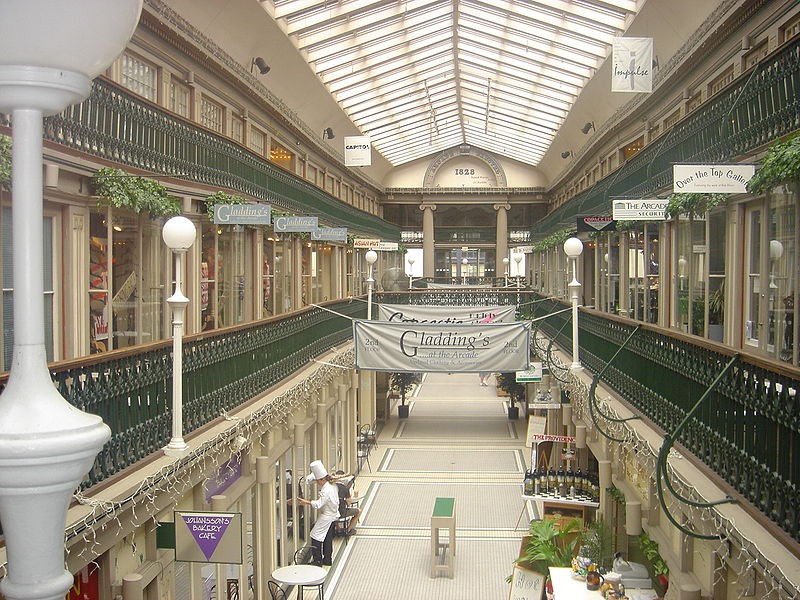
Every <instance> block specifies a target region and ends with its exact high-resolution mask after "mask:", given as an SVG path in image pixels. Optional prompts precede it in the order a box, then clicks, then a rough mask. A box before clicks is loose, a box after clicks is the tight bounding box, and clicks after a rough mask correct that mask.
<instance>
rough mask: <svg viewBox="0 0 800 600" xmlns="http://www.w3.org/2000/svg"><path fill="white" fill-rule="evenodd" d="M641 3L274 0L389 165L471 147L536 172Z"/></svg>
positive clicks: (269, 6)
mask: <svg viewBox="0 0 800 600" xmlns="http://www.w3.org/2000/svg"><path fill="white" fill-rule="evenodd" d="M643 3H644V0H605V1H603V0H541V1H538V2H537V1H522V0H486V1H481V0H376V1H370V0H327V1H319V0H266V1H264V2H262V6H264V8H265V10H267V11H268V12H269V13H270V15H271V16H272V17H273V18H274V19H275V20H276V21H277V22H278V24H279V25H280V26H281V28H282V29H283V31H284V32H285V33H286V35H288V37H289V39H290V40H291V41H292V42H293V43H294V45H295V47H296V48H297V49H298V50H299V51H300V52H301V54H302V56H303V57H304V58H305V59H306V60H307V61H308V63H309V65H310V66H311V68H312V69H313V70H314V72H315V73H316V74H317V76H318V77H319V78H320V79H321V80H322V82H323V83H324V84H325V85H326V87H327V89H328V90H329V91H330V93H331V95H332V96H333V98H334V99H335V100H336V101H337V102H338V103H339V105H340V106H341V107H342V108H343V109H344V110H345V111H346V112H347V114H348V115H349V117H350V118H351V119H352V121H353V122H354V123H355V124H356V125H357V126H358V127H359V129H360V130H361V132H362V133H363V134H364V135H369V136H370V137H371V139H372V144H373V146H374V148H375V149H377V150H378V151H379V152H380V153H381V154H382V155H383V156H385V157H386V159H387V160H389V162H391V163H392V164H393V165H399V164H402V163H405V162H408V161H411V160H414V159H417V158H422V157H424V156H427V155H430V154H432V153H436V152H440V151H442V150H446V149H449V148H452V147H453V146H457V145H459V144H469V145H473V146H477V147H480V148H483V149H484V150H488V151H490V152H494V153H496V154H498V155H502V156H507V157H509V158H513V159H516V160H519V161H522V162H525V163H528V164H531V165H536V164H537V163H538V162H539V160H540V159H541V158H542V156H543V154H544V153H545V151H546V150H547V148H548V147H549V146H550V143H551V142H552V140H553V137H554V136H555V134H556V131H557V130H558V127H559V126H560V125H561V123H562V122H563V121H564V118H565V117H566V115H567V112H568V111H569V110H570V108H571V106H572V104H573V103H574V102H575V99H576V98H577V96H578V94H579V93H580V91H581V89H582V88H583V86H584V85H585V84H586V82H587V81H588V80H589V78H591V77H592V75H593V74H594V73H595V71H596V69H597V68H598V67H599V66H600V63H601V62H602V61H603V60H604V59H605V58H606V56H607V55H608V54H609V53H610V51H611V43H612V40H613V38H614V37H616V36H619V35H622V34H623V32H624V31H625V29H626V28H627V26H628V24H629V23H630V20H631V19H632V17H633V16H634V15H635V14H636V13H637V11H638V10H639V8H640V6H641V5H642V4H643Z"/></svg>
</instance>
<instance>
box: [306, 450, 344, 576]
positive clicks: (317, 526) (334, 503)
mask: <svg viewBox="0 0 800 600" xmlns="http://www.w3.org/2000/svg"><path fill="white" fill-rule="evenodd" d="M309 466H310V467H311V473H309V474H308V475H306V481H315V482H316V483H317V485H319V486H321V487H320V489H319V498H317V499H316V500H306V499H305V498H297V502H298V503H299V504H305V505H308V506H313V507H314V508H316V509H317V520H316V521H314V527H312V529H311V547H312V549H313V551H314V563H316V564H320V565H331V564H332V560H331V559H332V558H333V527H331V525H333V523H334V521H336V519H338V518H339V493H338V491H337V490H336V488H335V487H334V486H333V484H331V479H332V478H331V476H330V475H328V471H327V470H326V469H325V466H324V465H323V464H322V461H319V460H315V461H314V462H312V463H311V464H310V465H309Z"/></svg>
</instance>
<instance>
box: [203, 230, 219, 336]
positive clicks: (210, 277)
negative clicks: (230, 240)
mask: <svg viewBox="0 0 800 600" xmlns="http://www.w3.org/2000/svg"><path fill="white" fill-rule="evenodd" d="M202 239H203V250H202V256H201V258H200V313H201V319H200V322H201V323H202V326H201V327H202V330H203V331H206V330H208V329H216V327H217V272H218V270H219V269H218V265H217V227H216V226H215V225H213V224H210V223H209V224H204V225H203V232H202Z"/></svg>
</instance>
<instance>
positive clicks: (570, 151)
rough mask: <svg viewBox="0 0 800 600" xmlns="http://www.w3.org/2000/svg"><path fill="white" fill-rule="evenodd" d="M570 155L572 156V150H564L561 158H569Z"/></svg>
mask: <svg viewBox="0 0 800 600" xmlns="http://www.w3.org/2000/svg"><path fill="white" fill-rule="evenodd" d="M570 156H572V150H564V152H562V153H561V158H569V157H570Z"/></svg>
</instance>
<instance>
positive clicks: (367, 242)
mask: <svg viewBox="0 0 800 600" xmlns="http://www.w3.org/2000/svg"><path fill="white" fill-rule="evenodd" d="M380 243H381V241H380V240H375V239H370V238H356V239H354V240H353V248H356V249H358V248H364V249H366V250H371V249H372V248H375V247H376V246H378V245H379V244H380Z"/></svg>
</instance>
